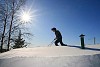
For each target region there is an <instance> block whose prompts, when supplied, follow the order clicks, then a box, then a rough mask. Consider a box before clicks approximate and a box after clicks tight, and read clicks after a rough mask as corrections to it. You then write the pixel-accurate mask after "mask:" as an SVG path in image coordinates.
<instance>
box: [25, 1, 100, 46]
mask: <svg viewBox="0 0 100 67" xmlns="http://www.w3.org/2000/svg"><path fill="white" fill-rule="evenodd" d="M31 4H33V5H32V10H35V9H36V10H38V11H37V14H38V15H39V16H37V17H36V21H33V22H32V24H31V26H30V28H31V29H30V30H31V32H32V33H33V34H34V37H33V38H32V39H31V40H30V42H31V43H32V45H33V46H45V45H48V44H49V43H50V42H51V41H52V40H53V39H54V37H55V35H54V33H53V32H52V31H51V28H52V27H56V28H57V29H58V30H60V31H61V33H62V36H63V42H64V43H66V44H69V45H80V38H79V35H80V34H85V35H86V36H85V44H93V37H96V43H100V31H99V29H100V0H28V1H27V5H28V6H30V5H31Z"/></svg>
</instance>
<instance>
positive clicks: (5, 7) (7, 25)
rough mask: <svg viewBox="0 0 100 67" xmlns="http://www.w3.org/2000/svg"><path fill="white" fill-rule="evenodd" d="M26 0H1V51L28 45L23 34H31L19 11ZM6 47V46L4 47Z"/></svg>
mask: <svg viewBox="0 0 100 67" xmlns="http://www.w3.org/2000/svg"><path fill="white" fill-rule="evenodd" d="M25 2H26V0H0V52H4V51H9V50H10V49H11V48H13V49H15V48H21V47H26V45H27V44H28V43H27V42H25V40H24V39H23V38H22V36H30V35H32V34H31V33H28V32H27V31H25V29H26V28H25V26H24V23H23V22H22V21H20V20H21V19H20V17H19V16H18V12H19V11H20V9H21V7H22V6H24V5H25ZM4 47H6V48H4Z"/></svg>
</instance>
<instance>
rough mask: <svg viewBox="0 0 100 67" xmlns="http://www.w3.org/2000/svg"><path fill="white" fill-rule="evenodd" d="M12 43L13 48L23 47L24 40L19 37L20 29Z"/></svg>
mask: <svg viewBox="0 0 100 67" xmlns="http://www.w3.org/2000/svg"><path fill="white" fill-rule="evenodd" d="M14 43H15V45H14V46H13V49H16V48H23V47H25V45H24V44H25V40H23V38H21V30H19V35H18V39H16V40H15V42H14Z"/></svg>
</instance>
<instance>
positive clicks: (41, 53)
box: [0, 45, 100, 67]
mask: <svg viewBox="0 0 100 67" xmlns="http://www.w3.org/2000/svg"><path fill="white" fill-rule="evenodd" d="M0 67H100V45H93V46H86V49H80V47H78V46H62V47H61V46H58V47H36V48H21V49H14V50H11V51H9V52H5V53H2V54H0Z"/></svg>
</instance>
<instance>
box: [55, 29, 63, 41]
mask: <svg viewBox="0 0 100 67" xmlns="http://www.w3.org/2000/svg"><path fill="white" fill-rule="evenodd" d="M55 35H56V38H57V39H59V38H62V35H61V33H60V31H59V30H56V31H55Z"/></svg>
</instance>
